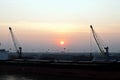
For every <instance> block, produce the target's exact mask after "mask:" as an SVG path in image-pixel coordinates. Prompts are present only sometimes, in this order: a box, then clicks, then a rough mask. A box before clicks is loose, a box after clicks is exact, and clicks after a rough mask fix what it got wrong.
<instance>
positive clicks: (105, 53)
mask: <svg viewBox="0 0 120 80" xmlns="http://www.w3.org/2000/svg"><path fill="white" fill-rule="evenodd" d="M90 28H91V30H92V34H93V37H94V39H95V41H96V43H97V46H98V48H99V50H100V52H101V54H102V55H103V56H105V57H107V58H108V57H109V47H108V46H107V47H105V46H104V44H103V43H102V42H101V40H100V39H99V37H98V35H97V33H96V32H95V31H94V29H93V27H92V25H90Z"/></svg>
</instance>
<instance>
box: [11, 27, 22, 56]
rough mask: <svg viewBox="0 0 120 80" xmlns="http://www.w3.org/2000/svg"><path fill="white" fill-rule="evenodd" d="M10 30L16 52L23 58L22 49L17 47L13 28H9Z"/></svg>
mask: <svg viewBox="0 0 120 80" xmlns="http://www.w3.org/2000/svg"><path fill="white" fill-rule="evenodd" d="M9 30H10V33H11V37H12V40H13V44H14V47H15V50H16V52H17V53H18V55H19V58H21V54H22V47H18V46H17V41H16V39H15V36H14V34H13V31H12V28H11V27H9Z"/></svg>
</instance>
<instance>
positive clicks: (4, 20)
mask: <svg viewBox="0 0 120 80" xmlns="http://www.w3.org/2000/svg"><path fill="white" fill-rule="evenodd" d="M119 7H120V0H0V37H1V38H0V42H1V43H2V45H1V47H2V48H5V49H9V48H11V49H12V51H14V46H13V43H12V40H11V37H10V32H9V30H8V28H9V26H11V27H12V28H13V31H14V34H15V36H16V38H17V40H18V41H19V44H20V45H21V46H22V47H23V51H25V52H32V51H33V52H45V51H47V50H48V49H49V51H51V52H55V51H62V50H63V48H66V50H67V51H69V52H89V51H90V49H91V46H90V44H91V43H92V48H93V51H94V52H96V51H99V50H98V49H97V46H96V43H95V42H94V40H93V39H92V41H91V38H93V37H92V35H91V30H90V28H89V26H90V25H91V24H92V25H93V27H94V29H95V31H96V32H97V33H98V35H99V36H100V37H101V38H102V40H104V42H105V43H106V44H107V45H108V46H109V47H110V51H111V52H120V48H119V47H120V44H119V39H120V38H119V37H120V9H119ZM90 36H91V38H90ZM61 41H64V45H61V44H60V42H61ZM90 42H91V43H90Z"/></svg>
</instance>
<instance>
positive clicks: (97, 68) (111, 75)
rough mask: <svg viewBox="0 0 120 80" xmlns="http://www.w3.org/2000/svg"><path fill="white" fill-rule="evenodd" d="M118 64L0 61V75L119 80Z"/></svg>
mask: <svg viewBox="0 0 120 80" xmlns="http://www.w3.org/2000/svg"><path fill="white" fill-rule="evenodd" d="M119 68H120V63H117V62H110V63H106V62H79V63H75V62H69V63H66V62H65V63H61V62H60V63H54V62H39V61H1V62H0V72H1V73H22V74H41V75H53V76H68V77H79V78H91V79H120V69H119Z"/></svg>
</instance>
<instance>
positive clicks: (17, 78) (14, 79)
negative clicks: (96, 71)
mask: <svg viewBox="0 0 120 80" xmlns="http://www.w3.org/2000/svg"><path fill="white" fill-rule="evenodd" d="M0 80H89V79H80V78H76V77H74V78H73V77H63V76H47V75H44V76H43V75H38V74H37V75H36V74H34V75H29V74H0Z"/></svg>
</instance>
